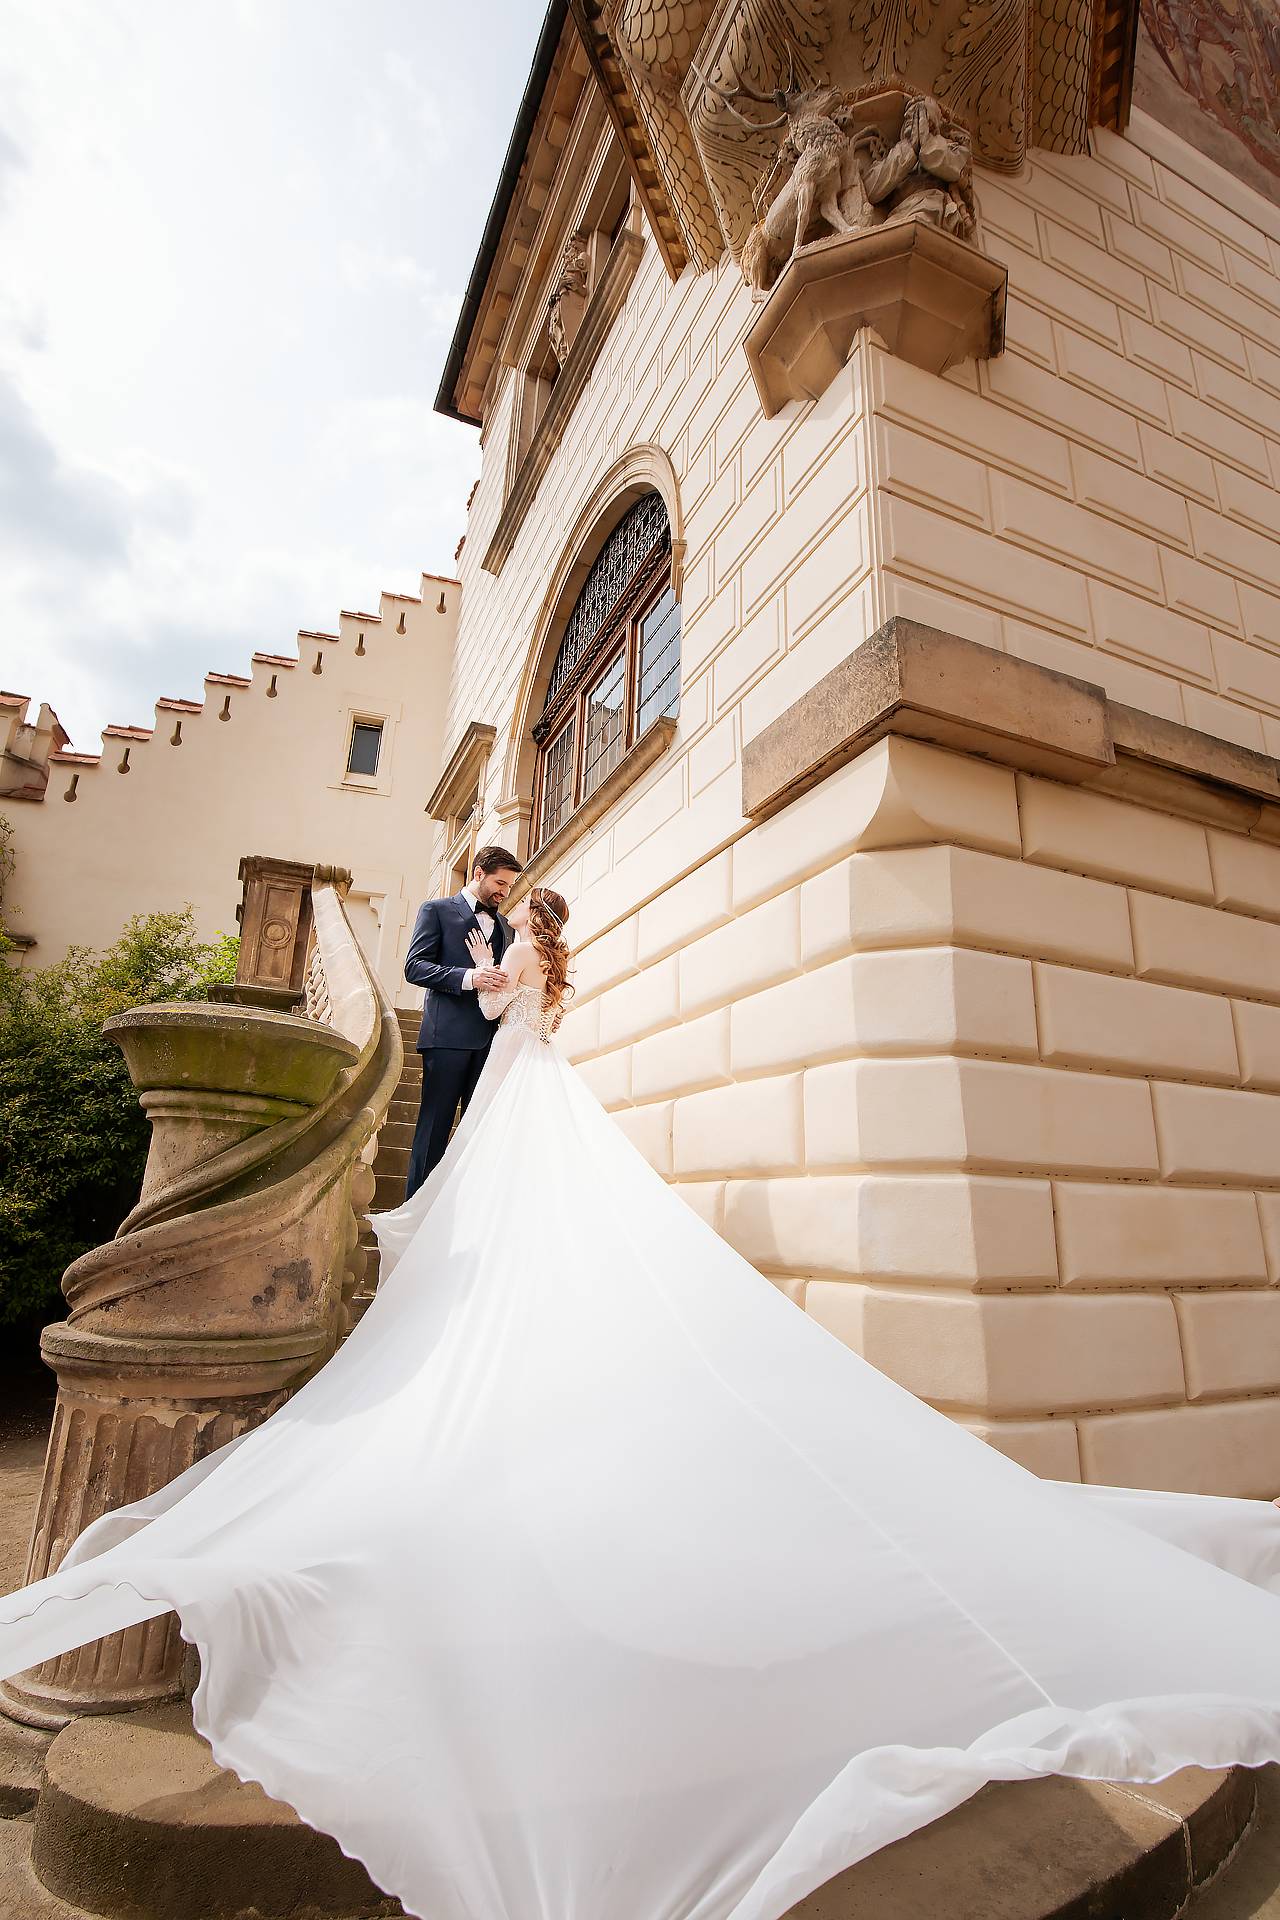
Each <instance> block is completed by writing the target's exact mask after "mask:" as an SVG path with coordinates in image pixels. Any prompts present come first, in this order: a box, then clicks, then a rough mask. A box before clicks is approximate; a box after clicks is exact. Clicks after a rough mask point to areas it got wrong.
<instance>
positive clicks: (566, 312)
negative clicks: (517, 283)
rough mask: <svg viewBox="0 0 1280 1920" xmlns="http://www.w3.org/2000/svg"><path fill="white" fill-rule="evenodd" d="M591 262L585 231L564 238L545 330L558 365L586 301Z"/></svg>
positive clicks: (548, 302) (572, 336)
mask: <svg viewBox="0 0 1280 1920" xmlns="http://www.w3.org/2000/svg"><path fill="white" fill-rule="evenodd" d="M590 265H591V259H590V254H589V252H588V242H587V236H586V234H585V233H574V234H571V235H570V237H569V238H568V240H566V241H565V247H564V255H563V257H562V259H561V262H560V272H559V275H558V277H557V279H556V283H555V285H554V287H553V288H552V290H551V296H550V298H549V299H548V301H547V331H548V332H549V334H550V335H551V351H552V352H553V353H554V354H555V356H556V361H557V363H558V364H559V365H560V366H563V365H564V363H565V361H566V360H567V359H568V357H569V349H570V347H571V346H572V345H573V338H574V335H575V334H576V333H577V331H578V323H579V322H580V320H581V319H582V315H583V311H584V309H585V307H586V304H587V284H588V274H589V271H590Z"/></svg>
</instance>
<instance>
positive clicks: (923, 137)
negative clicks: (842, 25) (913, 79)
mask: <svg viewBox="0 0 1280 1920" xmlns="http://www.w3.org/2000/svg"><path fill="white" fill-rule="evenodd" d="M703 84H704V85H705V86H706V89H707V91H708V92H709V93H711V94H712V95H714V96H715V97H716V99H717V100H718V101H719V103H720V105H721V107H722V108H723V109H724V110H725V112H726V113H728V114H730V115H731V116H732V117H733V118H734V119H736V120H738V121H739V122H740V123H741V124H742V125H743V126H744V127H745V128H747V129H748V130H749V131H751V132H752V133H763V132H768V131H770V130H780V129H782V128H783V127H785V128H786V134H785V136H784V138H783V140H782V143H781V146H780V147H779V150H778V156H777V159H776V161H775V163H774V165H773V167H772V168H771V169H770V171H769V173H768V174H767V176H766V178H765V179H764V181H763V182H762V184H761V186H760V187H759V189H758V190H757V193H756V196H755V200H756V206H757V210H758V211H759V210H760V209H761V208H763V212H761V213H760V216H759V218H758V219H757V221H756V224H755V225H754V226H753V227H752V228H751V230H750V232H749V233H748V234H747V237H746V240H745V242H744V244H743V247H742V252H741V256H740V265H741V268H742V275H743V278H744V279H745V280H746V282H747V284H748V286H749V287H750V288H751V290H752V294H753V295H754V297H755V298H757V299H763V298H764V297H765V296H766V295H767V294H768V292H769V290H770V288H771V287H772V286H773V285H774V283H775V282H776V280H777V279H778V276H779V275H780V273H781V272H782V270H783V269H784V268H785V267H786V266H787V265H788V263H789V262H790V261H791V260H792V259H793V258H794V256H795V255H796V253H798V252H799V251H800V250H801V249H802V248H804V247H805V246H807V245H809V244H811V243H812V242H813V241H814V240H816V239H820V238H823V237H825V236H826V235H828V234H835V233H860V232H865V231H867V230H869V229H870V228H873V227H878V226H885V225H889V224H891V223H894V222H897V221H902V220H923V221H925V222H926V223H928V224H929V225H930V226H934V227H938V228H940V229H941V230H942V231H944V232H946V233H950V234H953V235H955V237H956V238H957V239H960V240H973V239H974V238H975V236H976V233H977V225H978V221H977V203H976V200H975V197H974V190H973V147H972V142H971V140H970V138H969V135H968V133H967V132H966V131H965V129H964V128H963V127H961V126H959V125H958V124H957V123H956V122H954V121H952V120H950V119H949V118H948V117H947V115H946V114H945V113H944V111H943V109H942V107H941V106H940V105H939V103H938V101H937V100H936V99H934V98H933V96H932V95H930V94H918V95H916V94H910V93H908V92H906V91H905V90H903V89H901V88H888V89H884V90H882V91H880V92H878V93H875V94H872V95H865V94H863V95H857V94H855V95H853V96H849V95H847V94H845V93H844V92H842V91H841V90H840V89H839V88H838V87H830V86H821V87H797V85H796V83H795V70H794V67H793V68H792V70H791V74H790V76H789V78H788V83H787V85H786V86H785V87H779V88H777V89H776V90H775V91H774V92H773V93H771V94H766V93H762V92H760V91H759V90H758V89H757V88H755V87H751V86H748V85H746V84H744V83H742V82H740V81H739V82H738V83H737V84H735V85H734V86H733V87H732V88H723V87H719V86H716V85H714V84H713V83H711V82H709V81H705V82H704V83H703ZM739 100H742V101H750V102H753V103H755V104H756V105H759V106H771V107H773V108H774V109H775V112H774V116H773V117H772V118H771V119H767V120H760V119H754V118H750V117H748V116H747V115H746V114H743V113H741V112H740V111H739V109H738V107H737V105H736V102H737V101H739Z"/></svg>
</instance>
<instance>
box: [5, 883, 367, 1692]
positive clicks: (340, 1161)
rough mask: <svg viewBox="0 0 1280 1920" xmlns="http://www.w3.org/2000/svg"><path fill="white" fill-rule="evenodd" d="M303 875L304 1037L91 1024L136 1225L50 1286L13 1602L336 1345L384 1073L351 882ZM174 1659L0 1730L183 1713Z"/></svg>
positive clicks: (214, 1023)
mask: <svg viewBox="0 0 1280 1920" xmlns="http://www.w3.org/2000/svg"><path fill="white" fill-rule="evenodd" d="M249 864H250V863H248V862H246V866H248V865H249ZM263 864H266V863H263ZM314 874H315V878H314V884H313V885H312V886H311V887H310V888H309V892H308V901H307V908H306V912H307V916H308V919H310V918H311V917H312V916H313V915H314V921H315V925H314V930H313V938H312V943H311V952H310V958H309V962H308V965H307V970H306V977H305V979H304V980H303V982H302V984H301V986H300V989H299V992H300V994H301V993H305V997H306V1001H307V1010H308V1014H309V1015H311V1017H309V1018H308V1017H298V1016H294V1015H292V1014H287V1013H279V1012H272V1011H269V1010H266V1009H263V1008H261V1007H257V1006H245V1005H239V1006H236V1005H227V1004H221V1005H215V1004H209V1003H200V1002H179V1003H174V1004H172V1005H167V1006H152V1007H137V1008H134V1009H133V1010H132V1011H131V1012H128V1013H125V1014H121V1015H118V1016H117V1017H116V1018H115V1019H113V1020H110V1021H108V1022H107V1025H106V1029H105V1031H106V1032H108V1033H109V1034H110V1035H111V1036H112V1038H113V1039H115V1040H116V1041H117V1042H118V1044H119V1045H120V1047H121V1048H122V1049H123V1051H124V1055H125V1059H126V1061H127V1063H128V1067H129V1072H130V1076H131V1078H132V1079H133V1082H134V1085H135V1086H136V1087H137V1089H138V1092H139V1096H140V1099H141V1101H142V1105H143V1107H144V1108H145V1110H146V1113H147V1117H148V1119H149V1120H150V1122H151V1128H152V1136H151V1146H150V1152H149V1155H148V1159H147V1167H146V1172H145V1175H144V1179H143V1186H142V1193H141V1195H140V1196H139V1200H138V1204H137V1206H136V1207H135V1208H134V1210H133V1212H132V1213H131V1214H130V1215H129V1217H128V1219H127V1220H126V1221H125V1222H124V1224H123V1225H122V1227H121V1228H120V1231H119V1233H118V1234H117V1236H116V1238H115V1239H114V1240H112V1241H109V1242H108V1243H107V1244H106V1245H105V1246H102V1247H97V1248H95V1249H94V1250H93V1251H92V1252H91V1253H88V1254H85V1255H84V1256H83V1257H82V1258H81V1259H79V1260H77V1261H76V1262H75V1263H74V1264H73V1265H72V1266H71V1267H70V1268H68V1270H67V1273H66V1276H65V1277H64V1280H63V1291H64V1293H65V1294H66V1297H67V1302H68V1308H69V1311H68V1316H67V1318H66V1320H64V1321H62V1322H60V1323H58V1324H57V1325H55V1326H52V1327H48V1328H46V1330H45V1333H44V1336H43V1339H42V1341H41V1349H42V1352H43V1354H44V1357H45V1359H46V1361H47V1362H48V1363H49V1365H50V1366H51V1367H52V1368H53V1369H54V1371H55V1373H56V1374H57V1376H58V1399H57V1405H56V1409H55V1413H54V1421H53V1431H52V1434H51V1436H50V1443H49V1452H48V1456H47V1459H46V1463H45V1473H44V1481H43V1486H42V1489H41V1494H40V1500H39V1505H38V1508H37V1512H36V1520H35V1528H34V1532H33V1536H32V1542H31V1552H30V1557H29V1560H28V1565H27V1575H26V1577H27V1580H28V1581H32V1580H38V1579H41V1578H42V1577H43V1576H44V1575H46V1574H48V1573H51V1572H53V1571H54V1570H55V1569H56V1568H57V1567H58V1566H59V1564H60V1563H61V1561H62V1559H63V1557H64V1555H65V1554H66V1552H67V1550H68V1548H69V1547H70V1546H71V1543H72V1542H73V1541H74V1540H75V1539H76V1538H77V1536H78V1535H79V1534H80V1533H82V1532H83V1530H84V1529H85V1527H87V1526H88V1525H89V1524H90V1523H91V1522H92V1521H94V1520H96V1519H98V1518H99V1516H100V1515H102V1514H104V1513H109V1512H111V1511H113V1510H114V1509H115V1508H117V1507H120V1506H123V1505H125V1504H127V1503H128V1502H130V1501H134V1500H138V1499H142V1498H144V1497H145V1496H146V1495H148V1494H151V1493H154V1492H157V1491H158V1490H159V1489H160V1488H161V1487H163V1486H165V1485H167V1483H168V1482H169V1481H170V1480H172V1479H174V1478H175V1477H176V1475H178V1474H179V1473H181V1472H183V1471H184V1470H185V1469H186V1468H187V1467H189V1466H191V1465H192V1464H193V1463H194V1462H195V1461H197V1460H200V1459H202V1458H204V1457H205V1456H206V1455H207V1454H209V1453H211V1452H212V1451H213V1450H214V1449H215V1448H217V1447H219V1446H221V1445H222V1444H223V1443H224V1442H225V1441H228V1440H231V1439H233V1438H235V1436H236V1435H237V1434H240V1433H243V1432H244V1431H246V1430H247V1429H248V1428H250V1427H253V1426H256V1425H257V1424H258V1423H259V1422H260V1421H262V1420H263V1419H265V1418H266V1417H267V1416H268V1415H269V1414H270V1413H272V1412H273V1411H274V1410H275V1409H276V1408H277V1407H278V1406H280V1405H281V1404H282V1403H283V1402H284V1400H285V1399H287V1398H288V1395H289V1394H290V1392H292V1391H293V1390H294V1389H295V1388H296V1387H297V1386H299V1385H300V1384H301V1383H302V1381H303V1380H305V1379H306V1378H307V1377H308V1375H309V1374H311V1373H312V1372H314V1371H315V1369H316V1368H317V1367H318V1366H320V1365H321V1364H323V1362H324V1361H325V1360H326V1359H327V1358H328V1356H329V1355H330V1354H331V1353H332V1352H333V1350H334V1347H335V1346H336V1345H337V1343H338V1341H339V1340H340V1339H341V1338H342V1337H343V1336H344V1334H345V1333H346V1332H347V1331H348V1330H349V1327H350V1304H349V1303H350V1298H351V1295H352V1293H353V1292H354V1290H355V1287H356V1285H357V1283H358V1281H359V1277H360V1265H361V1260H362V1258H363V1255H362V1253H361V1249H360V1248H359V1247H358V1245H357V1239H358V1227H357V1222H356V1217H355V1216H356V1212H357V1211H359V1210H362V1209H363V1208H364V1207H365V1206H367V1204H368V1200H369V1197H370V1195H369V1189H370V1188H371V1186H372V1180H371V1176H370V1174H369V1169H368V1166H367V1155H368V1150H369V1143H370V1140H371V1138H372V1136H373V1134H374V1131H375V1129H376V1127H377V1126H378V1125H379V1124H380V1123H381V1120H382V1116H383V1114H384V1113H385V1110H386V1106H387V1103H388V1101H389V1100H390V1098H391V1093H392V1091H393V1089H394V1087H395V1085H396V1082H397V1080H398V1079H399V1075H400V1066H401V1061H402V1051H401V1043H400V1034H399V1028H398V1026H397V1024H396V1021H395V1017H394V1015H393V1013H392V1011H391V1009H390V1007H389V1005H388V1003H387V1001H386V997H385V995H384V994H383V993H382V990H381V988H380V987H379V986H378V984H377V982H376V980H375V979H374V977H373V975H372V974H371V973H370V971H369V968H368V966H367V963H366V962H365V961H364V959H363V957H362V955H361V954H360V951H359V948H358V946H357V944H356V941H355V938H354V935H353V934H352V932H351V929H350V927H349V925H348V923H347V919H346V915H345V912H344V911H343V907H342V894H343V892H344V891H345V884H346V882H347V881H348V879H349V876H347V875H346V874H345V873H342V872H341V871H340V870H336V869H333V868H317V869H315V870H314ZM183 1659H184V1649H183V1643H182V1641H181V1639H180V1638H179V1635H178V1631H177V1622H176V1620H175V1619H174V1617H173V1616H172V1615H167V1616H165V1617H163V1618H160V1619H155V1620H149V1621H145V1622H143V1623H142V1624H141V1625H139V1626H136V1627H131V1628H129V1629H127V1630H126V1631H125V1632H123V1633H118V1634H114V1635H112V1636H111V1637H110V1638H109V1639H106V1640H101V1641H98V1642H95V1643H94V1644H92V1645H90V1646H87V1647H81V1648H78V1649H76V1650H74V1651H73V1652H70V1653H67V1654H64V1655H62V1656H61V1657H60V1658H58V1659H56V1660H51V1661H48V1662H46V1663H45V1664H44V1665H43V1666H41V1667H39V1668H36V1669H33V1670H32V1671H30V1672H28V1673H25V1674H22V1675H19V1676H18V1677H16V1678H15V1679H12V1680H9V1681H7V1682H6V1683H5V1684H4V1685H3V1687H0V1709H3V1711H4V1712H5V1713H7V1714H8V1715H9V1716H10V1717H11V1718H13V1719H15V1720H19V1721H22V1722H24V1723H25V1724H27V1725H29V1726H34V1727H45V1728H53V1727H58V1726H61V1725H63V1724H65V1722H66V1721H67V1720H69V1719H71V1718H73V1717H75V1716H76V1715H78V1714H82V1713H112V1712H120V1711H122V1710H126V1709H128V1708H132V1707H139V1706H144V1705H150V1704H153V1703H155V1702H157V1701H160V1700H165V1699H171V1698H173V1697H175V1696H176V1695H178V1694H179V1693H180V1692H181V1691H182V1668H183Z"/></svg>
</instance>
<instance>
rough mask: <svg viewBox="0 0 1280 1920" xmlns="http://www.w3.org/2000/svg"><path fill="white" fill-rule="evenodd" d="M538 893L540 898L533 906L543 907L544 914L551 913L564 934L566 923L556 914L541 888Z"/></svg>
mask: <svg viewBox="0 0 1280 1920" xmlns="http://www.w3.org/2000/svg"><path fill="white" fill-rule="evenodd" d="M537 891H538V898H537V899H536V900H535V901H533V903H532V904H533V905H534V906H536V907H541V908H542V911H543V912H544V913H549V914H550V915H551V918H552V919H553V920H554V921H555V923H556V925H557V926H558V927H559V928H560V930H561V932H562V933H563V931H564V921H563V920H562V919H561V918H560V915H559V914H558V913H557V912H556V910H555V908H554V907H553V906H552V904H551V902H550V901H549V900H548V899H547V897H546V895H545V894H544V893H543V891H542V889H541V887H539V888H538V890H537Z"/></svg>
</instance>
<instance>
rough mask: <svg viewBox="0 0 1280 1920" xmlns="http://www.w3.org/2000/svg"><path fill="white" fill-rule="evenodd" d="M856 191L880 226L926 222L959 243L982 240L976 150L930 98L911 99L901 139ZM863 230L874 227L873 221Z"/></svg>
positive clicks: (868, 220) (866, 221)
mask: <svg viewBox="0 0 1280 1920" xmlns="http://www.w3.org/2000/svg"><path fill="white" fill-rule="evenodd" d="M856 185H857V186H858V187H859V188H860V189H861V192H862V194H863V196H864V198H865V200H866V202H867V203H868V205H869V207H870V208H871V209H872V210H873V214H879V216H880V221H881V222H886V221H891V220H927V221H928V222H929V223H930V225H931V226H935V227H941V228H942V229H943V231H944V232H946V233H954V234H955V235H956V237H957V239H960V240H973V239H974V238H975V237H976V235H977V230H978V208H977V201H976V199H975V197H974V191H973V145H972V142H971V141H970V139H969V135H968V133H967V132H966V131H965V129H964V128H963V127H961V126H959V125H958V124H957V123H956V122H955V121H953V120H949V119H948V118H947V117H946V115H945V114H944V112H943V110H942V108H941V107H940V106H939V104H938V102H937V101H936V100H935V99H934V98H933V96H932V95H931V94H927V93H925V94H921V95H920V96H919V97H918V98H917V99H914V100H912V99H908V101H907V104H906V107H905V109H904V111H903V115H902V124H901V126H900V127H899V129H898V138H897V139H896V140H895V141H894V143H893V145H892V147H891V148H890V149H889V151H888V152H887V153H886V154H885V155H884V157H883V158H882V159H877V160H873V161H872V164H871V165H870V167H868V168H867V170H866V172H865V173H860V174H859V177H858V181H857V183H856ZM858 224H859V225H863V226H868V225H873V224H875V221H874V218H870V217H868V218H863V219H862V220H860V221H859V222H858Z"/></svg>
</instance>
